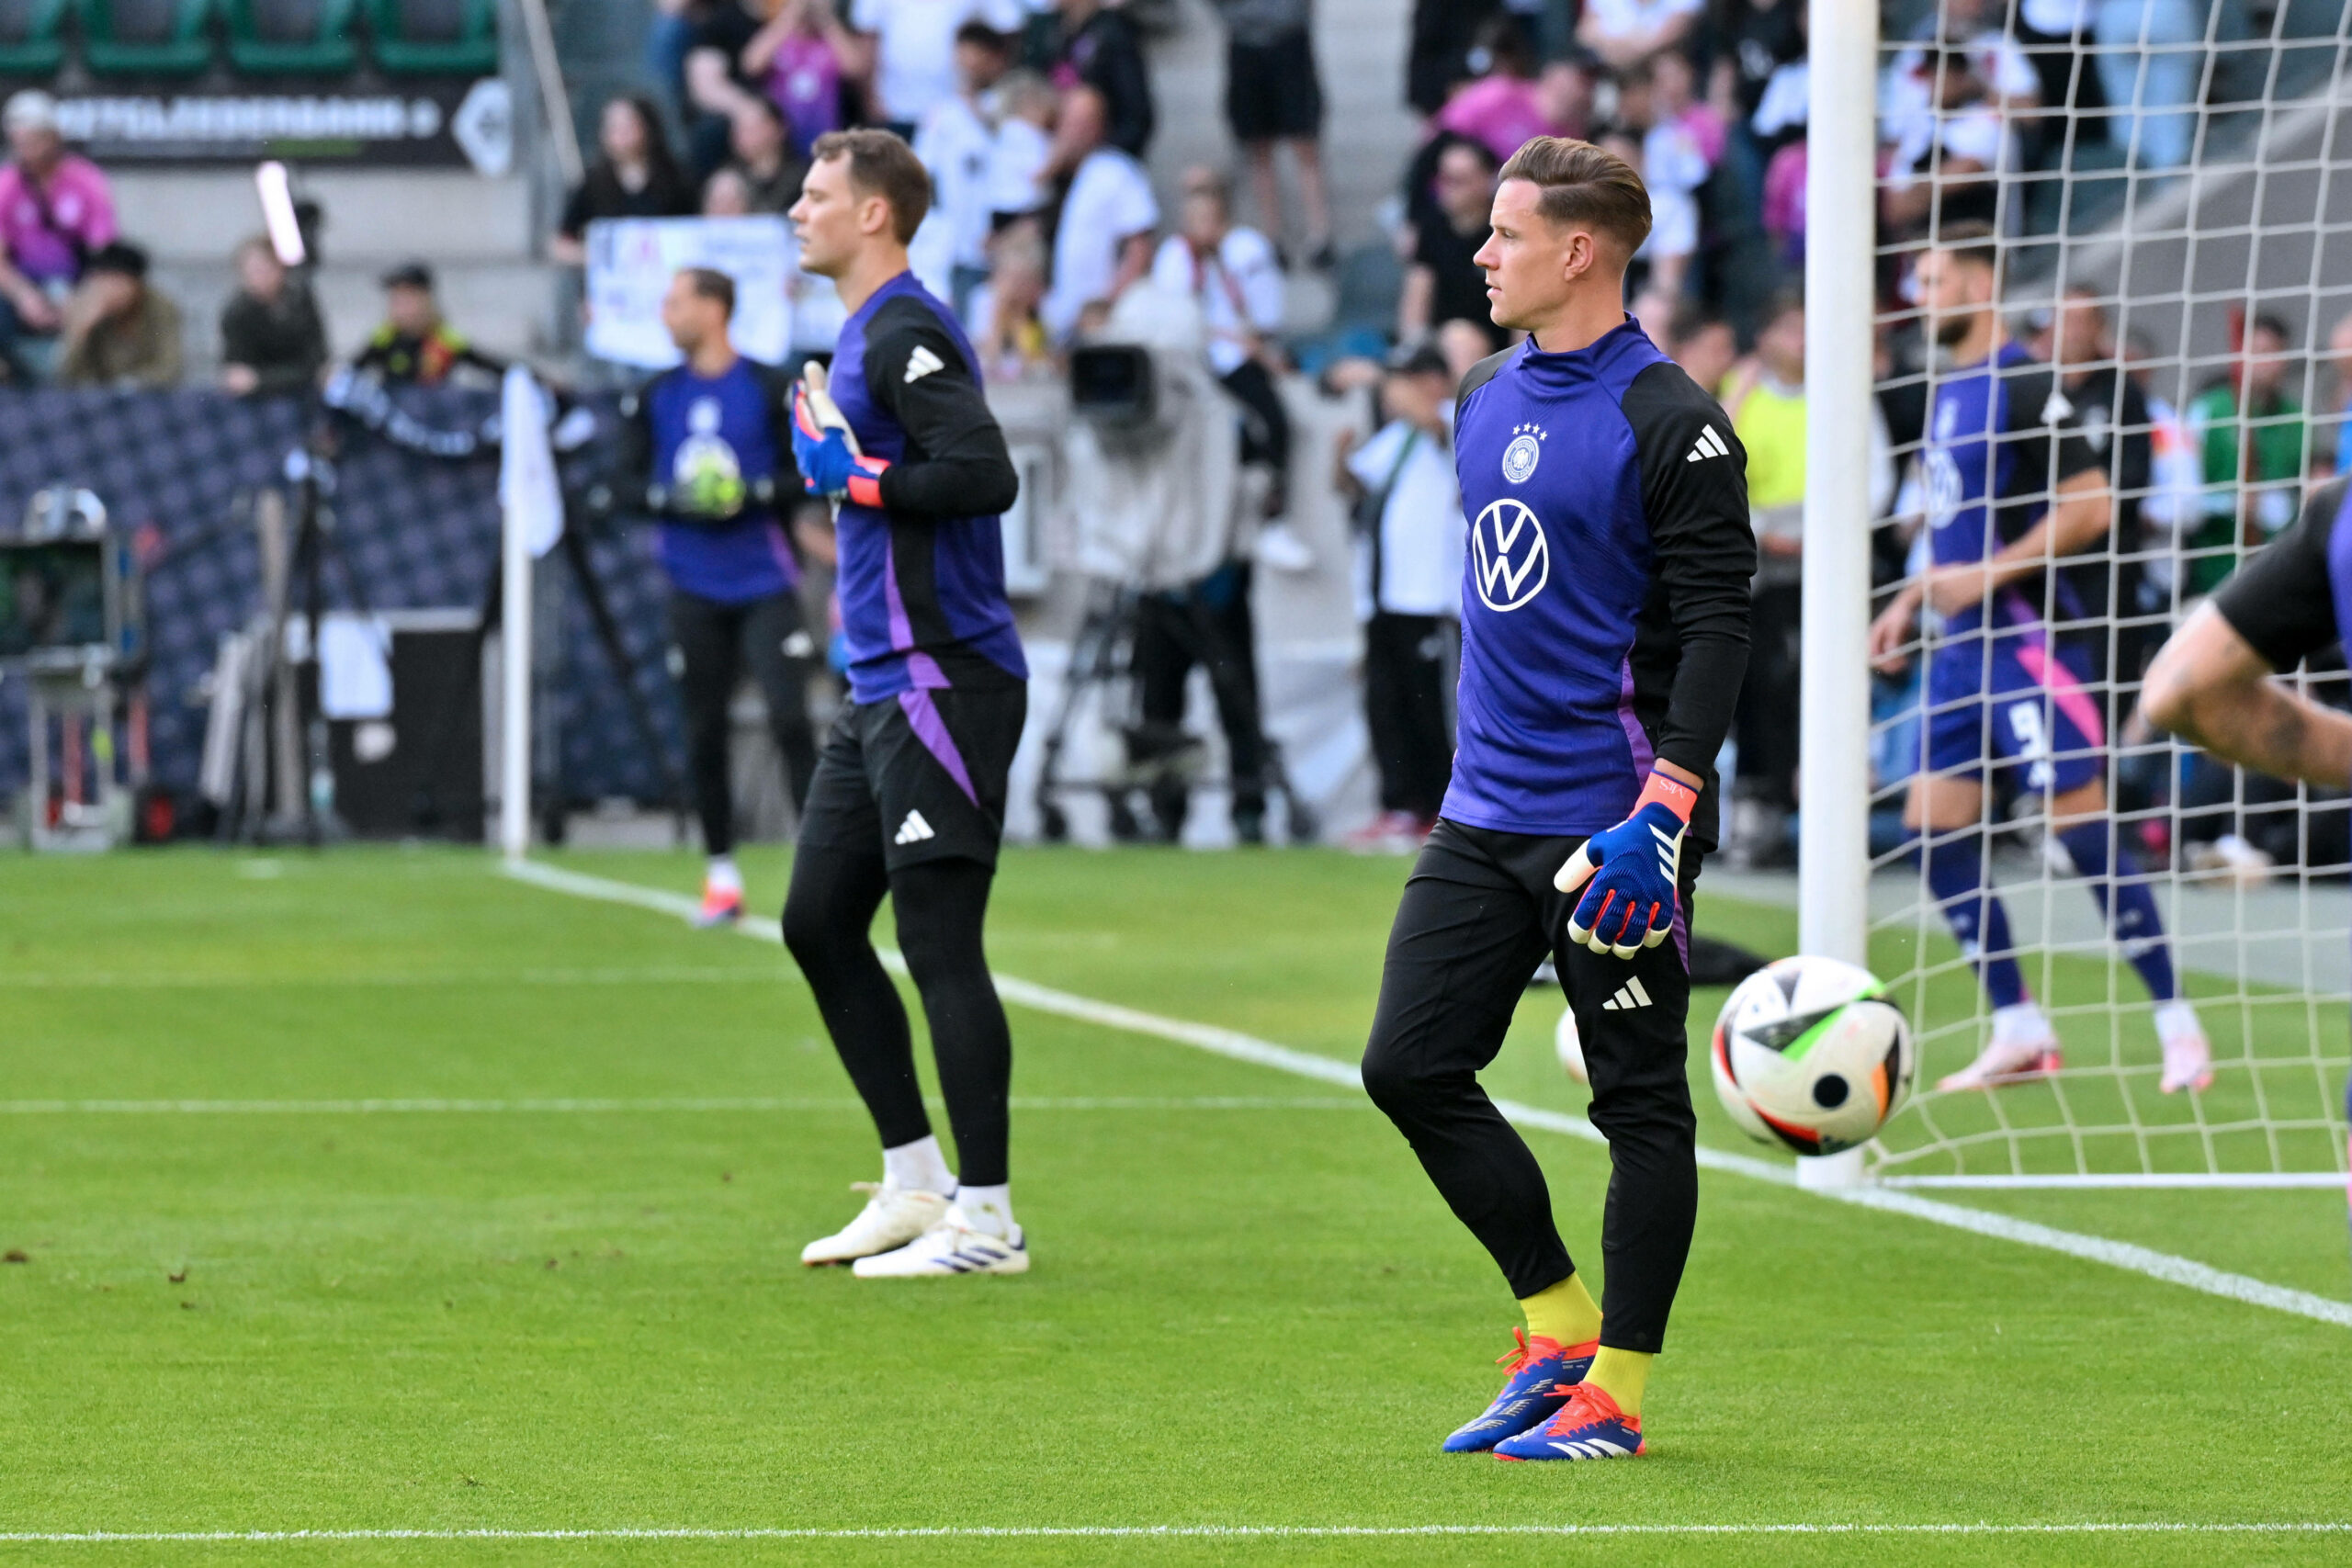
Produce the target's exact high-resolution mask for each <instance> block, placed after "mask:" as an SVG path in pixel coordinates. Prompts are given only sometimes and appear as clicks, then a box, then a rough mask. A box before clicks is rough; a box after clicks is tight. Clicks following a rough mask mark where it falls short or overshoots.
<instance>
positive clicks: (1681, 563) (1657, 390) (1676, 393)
mask: <svg viewBox="0 0 2352 1568" xmlns="http://www.w3.org/2000/svg"><path fill="white" fill-rule="evenodd" d="M1620 406H1621V407H1622V408H1623V410H1624V413H1625V423H1627V424H1629V425H1631V426H1632V427H1633V431H1634V448H1635V450H1636V451H1637V452H1638V454H1639V457H1640V462H1641V470H1642V510H1643V512H1644V513H1645V515H1646V516H1647V517H1648V519H1649V525H1650V540H1651V544H1652V547H1653V548H1654V549H1655V550H1656V552H1657V564H1656V566H1655V568H1654V569H1653V570H1654V575H1655V582H1656V587H1655V588H1654V589H1653V592H1662V593H1663V594H1664V595H1665V600H1666V610H1667V615H1668V620H1669V621H1670V622H1671V624H1672V626H1673V627H1674V631H1675V635H1676V636H1677V637H1679V640H1680V642H1681V645H1682V646H1681V656H1682V657H1681V660H1680V662H1679V664H1678V665H1677V666H1676V668H1675V671H1674V683H1673V685H1672V686H1671V687H1670V688H1669V690H1668V701H1667V708H1666V717H1665V719H1664V721H1663V722H1662V723H1661V724H1660V725H1659V727H1658V733H1657V754H1658V756H1659V757H1660V758H1661V759H1663V760H1664V761H1669V762H1672V763H1674V764H1676V765H1677V766H1679V767H1682V768H1687V769H1689V770H1690V771H1691V773H1696V774H1697V775H1699V776H1700V777H1701V778H1707V777H1709V776H1711V775H1712V772H1713V768H1714V765H1715V753H1716V752H1718V751H1720V750H1723V744H1724V733H1725V732H1726V731H1727V730H1729V729H1730V728H1731V716H1732V709H1733V707H1734V706H1735V705H1736V704H1737V703H1738V701H1739V686H1740V682H1741V680H1742V679H1743V678H1744V677H1745V676H1746V674H1747V614H1748V584H1749V582H1750V581H1752V580H1753V579H1754V577H1755V576H1756V534H1755V531H1754V530H1753V528H1752V527H1750V525H1749V524H1748V519H1747V449H1746V448H1744V447H1743V446H1740V444H1739V438H1738V437H1737V436H1736V435H1734V434H1732V429H1731V421H1730V420H1728V419H1726V418H1724V411H1723V410H1722V409H1720V408H1718V407H1716V406H1715V400H1713V398H1711V397H1709V396H1707V394H1706V393H1705V392H1703V391H1702V390H1700V389H1699V385H1698V383H1697V382H1695V381H1693V380H1691V378H1690V377H1688V376H1686V375H1684V374H1683V372H1682V368H1681V367H1679V366H1678V365H1672V364H1658V365H1653V366H1651V367H1649V368H1648V369H1646V370H1645V371H1643V372H1642V373H1641V374H1640V375H1638V376H1636V377H1634V380H1633V384H1632V385H1631V386H1629V387H1627V388H1626V389H1625V396H1624V398H1623V400H1622V402H1621V404H1620Z"/></svg>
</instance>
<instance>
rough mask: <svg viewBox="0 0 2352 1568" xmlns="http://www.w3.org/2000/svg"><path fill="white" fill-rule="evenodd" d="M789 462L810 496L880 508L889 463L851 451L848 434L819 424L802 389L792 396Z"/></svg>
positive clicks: (833, 427)
mask: <svg viewBox="0 0 2352 1568" xmlns="http://www.w3.org/2000/svg"><path fill="white" fill-rule="evenodd" d="M792 461H793V464H794V466H796V467H797V468H799V470H800V483H801V488H803V489H804V490H806V491H808V492H809V494H810V495H822V496H833V497H846V498H847V499H849V500H850V501H852V502H855V503H856V504H858V505H860V506H872V507H877V508H878V507H879V506H881V504H882V473H883V470H884V469H886V468H889V466H890V465H889V463H888V461H887V460H885V459H883V458H880V457H860V456H859V455H858V454H857V453H855V452H853V451H851V450H850V447H849V433H848V432H847V431H846V430H845V429H843V428H842V426H840V425H837V424H820V423H818V421H817V415H816V412H815V411H814V410H812V409H811V408H810V407H809V391H808V389H807V388H805V387H801V388H797V389H795V390H794V392H793V394H792Z"/></svg>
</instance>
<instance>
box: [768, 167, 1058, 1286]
mask: <svg viewBox="0 0 2352 1568" xmlns="http://www.w3.org/2000/svg"><path fill="white" fill-rule="evenodd" d="M811 153H812V162H811V163H810V164H809V175H808V178H807V180H806V182H805V183H804V184H803V186H802V187H801V195H800V199H799V201H798V202H797V203H796V204H795V205H794V207H793V209H792V221H793V227H794V230H795V231H796V232H797V234H798V236H799V240H800V265H801V266H802V268H803V269H804V270H806V271H809V272H811V273H815V274H817V275H818V276H824V277H831V279H833V281H834V283H835V284H836V285H837V286H838V287H839V288H840V289H841V296H842V304H843V305H844V306H846V307H847V308H848V310H849V320H848V321H847V322H845V323H844V324H843V325H842V333H841V339H840V343H839V344H838V346H837V347H836V348H835V350H834V353H833V363H832V372H831V377H830V378H829V379H830V382H831V394H832V397H833V399H834V400H835V401H836V402H837V403H838V404H839V407H840V412H841V414H842V416H843V417H844V418H845V420H846V422H847V425H848V428H847V429H846V430H842V429H838V428H825V427H820V423H819V422H818V420H817V419H816V417H815V414H814V411H813V410H812V409H811V408H810V407H809V403H808V400H806V399H805V398H803V399H801V400H798V409H797V417H796V420H795V430H794V434H793V447H794V454H795V457H796V459H797V463H798V465H799V468H800V472H801V475H802V477H803V479H805V480H806V482H807V485H808V489H809V493H811V494H813V495H823V496H829V497H831V498H834V499H835V500H836V501H837V502H838V506H839V509H838V512H837V513H836V515H835V519H834V522H835V531H836V536H837V553H838V556H839V559H840V578H839V581H838V584H837V591H838V592H839V593H840V596H841V605H842V630H843V635H844V638H845V640H846V641H847V643H848V651H849V682H850V700H849V702H848V703H847V704H845V705H843V706H842V712H841V716H840V717H839V718H837V719H836V720H835V721H834V724H833V728H832V732H831V734H829V735H828V736H827V737H826V738H825V744H824V748H823V750H822V751H821V752H820V754H819V756H818V759H817V777H816V781H815V782H814V783H813V784H811V785H810V786H809V809H808V811H807V813H806V815H805V816H804V817H803V818H801V824H800V843H799V849H798V852H797V853H796V854H795V855H794V857H793V862H792V887H791V891H790V892H789V893H788V894H787V895H786V898H785V906H784V940H785V944H786V946H787V947H789V948H790V949H791V950H792V956H793V957H794V958H795V959H797V961H798V962H799V964H800V968H801V972H802V973H804V974H805V975H807V976H809V987H810V989H812V990H813V991H815V992H816V995H817V1006H818V1008H819V1010H820V1011H822V1013H823V1014H824V1018H825V1027H826V1029H827V1030H828V1031H830V1032H831V1034H832V1037H833V1046H834V1048H835V1049H836V1050H838V1051H839V1052H840V1053H841V1057H842V1065H843V1066H846V1067H847V1068H848V1069H849V1075H850V1077H851V1079H852V1080H853V1081H854V1083H855V1084H856V1085H857V1090H858V1093H859V1095H860V1096H861V1097H862V1098H863V1099H864V1100H865V1104H866V1108H867V1110H869V1111H872V1112H873V1115H874V1121H875V1125H876V1130H877V1131H878V1132H879V1133H880V1134H881V1139H882V1165H883V1178H882V1184H881V1186H880V1188H879V1189H878V1190H876V1192H875V1195H874V1197H873V1199H872V1201H869V1202H868V1203H867V1204H866V1205H865V1208H864V1209H863V1210H862V1211H860V1213H858V1215H857V1217H856V1218H855V1219H854V1220H852V1221H851V1222H850V1224H848V1226H847V1227H845V1228H844V1229H842V1231H841V1232H839V1233H838V1234H836V1235H830V1236H826V1237H824V1238H823V1239H822V1240H820V1241H815V1242H811V1243H810V1244H809V1247H808V1248H807V1249H806V1250H805V1251H803V1252H802V1254H801V1260H802V1261H803V1262H805V1263H853V1264H854V1267H855V1269H856V1271H857V1273H858V1274H859V1275H860V1276H861V1277H863V1278H877V1277H893V1276H909V1275H924V1274H930V1275H959V1274H983V1273H1018V1272H1020V1271H1022V1270H1023V1269H1027V1268H1028V1267H1029V1253H1028V1249H1027V1243H1026V1240H1025V1238H1024V1237H1023V1235H1022V1232H1021V1227H1020V1226H1019V1225H1017V1224H1014V1223H1013V1219H1012V1195H1011V1192H1012V1190H1011V1188H1010V1187H1009V1186H1008V1184H1007V1183H1008V1178H1007V1169H1006V1141H1007V1126H1006V1119H1007V1109H1008V1106H1007V1098H1008V1095H1009V1094H1010V1092H1011V1087H1012V1036H1011V1034H1010V1032H1008V1031H1007V1029H1006V1027H1005V1021H1004V1008H1003V1006H1002V1004H1001V1003H1000V1002H999V1001H998V999H997V994H996V985H995V982H994V981H993V980H992V979H990V978H989V968H988V959H987V957H986V955H985V953H983V951H982V948H981V941H980V933H981V926H982V923H983V922H984V920H985V919H986V917H987V914H988V902H989V886H990V883H991V882H992V880H993V879H994V877H995V874H996V857H997V848H998V844H999V842H1000V840H1001V839H1002V837H1003V833H1004V800H1005V784H1006V778H1007V775H1008V773H1010V771H1011V769H1012V753H1013V750H1014V749H1015V748H1016V747H1017V746H1018V745H1019V744H1020V741H1021V726H1022V722H1023V716H1024V714H1025V712H1026V709H1027V702H1028V686H1027V684H1026V682H1027V679H1028V673H1029V671H1028V666H1027V665H1026V664H1025V663H1023V660H1022V654H1021V639H1020V637H1018V636H1017V635H1016V634H1015V632H1014V630H1013V625H1012V603H1011V602H1010V601H1009V600H1008V599H1007V598H1006V597H1005V590H1004V543H1003V538H1002V536H1001V530H1000V527H999V517H998V514H999V513H1001V512H1003V510H1004V509H1005V508H1006V507H1008V506H1010V505H1012V502H1013V499H1014V497H1015V495H1016V493H1017V492H1018V490H1019V486H1020V480H1019V477H1018V475H1016V473H1015V472H1014V470H1013V467H1012V457H1010V455H1008V454H1007V452H1006V451H1005V446H1004V434H1003V432H1001V430H999V429H998V428H997V423H996V421H995V419H994V418H993V417H992V416H991V415H990V414H989V407H988V402H987V400H986V399H985V398H983V397H982V396H981V393H980V378H979V372H978V366H979V360H978V356H977V355H974V354H973V352H972V345H971V344H970V343H968V342H967V341H966V339H965V336H964V330H963V328H962V327H960V326H958V325H957V324H956V318H955V315H954V313H953V312H951V311H950V310H948V308H947V307H946V306H945V305H944V304H942V303H940V302H939V301H938V300H937V299H933V298H932V296H931V295H930V294H929V293H927V292H925V291H924V289H923V287H922V284H920V283H917V282H916V281H915V279H914V275H913V274H912V273H910V272H909V271H908V270H907V241H908V240H909V239H910V238H911V237H912V236H913V234H914V231H915V229H916V226H917V225H918V224H920V223H921V222H922V216H923V213H924V211H925V210H926V209H928V208H929V207H930V205H931V176H930V175H927V174H925V173H924V172H923V166H922V163H921V162H920V161H918V160H917V159H916V157H915V155H914V152H912V150H910V148H909V147H908V146H907V144H906V143H905V142H904V141H899V139H898V138H897V137H896V136H893V135H891V134H890V133H889V132H888V131H884V130H849V131H837V132H834V133H832V134H830V135H827V136H824V137H820V139H819V140H818V141H817V144H816V146H815V147H814V148H813V149H811ZM853 436H854V444H853V440H852V437H853ZM886 894H887V895H888V897H889V899H890V903H891V907H892V908H893V910H894V911H895V912H896V914H897V916H898V928H899V950H900V951H901V952H902V953H905V954H906V960H907V967H908V969H909V970H910V972H911V973H912V975H913V976H914V982H915V987H916V988H917V989H918V990H920V991H921V992H922V1007H923V1015H924V1017H925V1019H926V1020H927V1021H929V1022H930V1025H931V1043H932V1051H933V1055H934V1056H935V1057H936V1059H937V1061H938V1064H939V1087H940V1091H941V1093H942V1094H943V1095H944V1096H945V1098H946V1100H947V1119H948V1122H949V1123H950V1124H951V1125H952V1126H953V1127H954V1128H955V1132H956V1155H957V1157H958V1160H959V1161H960V1163H961V1166H962V1179H961V1182H960V1183H959V1182H958V1180H957V1178H956V1176H954V1175H951V1174H949V1172H948V1168H947V1163H946V1159H945V1156H944V1155H943V1154H942V1152H941V1150H940V1147H939V1142H938V1140H937V1139H936V1138H935V1137H934V1136H933V1134H932V1130H931V1122H930V1119H929V1117H928V1116H926V1115H925V1113H924V1111H923V1103H922V1086H921V1085H920V1084H919V1083H918V1082H917V1080H916V1078H915V1060H914V1046H913V1043H912V1041H911V1039H910V1036H909V1034H908V1030H907V1012H906V1009H905V1007H904V1006H903V1005H902V1004H901V1003H900V1002H899V992H898V987H896V986H895V985H893V984H892V983H891V979H890V976H889V975H888V973H887V972H885V971H884V969H883V967H882V964H881V960H880V958H879V957H878V956H877V955H876V953H875V951H874V943H873V939H872V937H871V936H870V935H869V934H868V933H869V932H870V931H871V929H872V927H873V924H874V916H875V911H876V909H878V908H880V907H881V903H882V899H883V897H884V896H885V895H886Z"/></svg>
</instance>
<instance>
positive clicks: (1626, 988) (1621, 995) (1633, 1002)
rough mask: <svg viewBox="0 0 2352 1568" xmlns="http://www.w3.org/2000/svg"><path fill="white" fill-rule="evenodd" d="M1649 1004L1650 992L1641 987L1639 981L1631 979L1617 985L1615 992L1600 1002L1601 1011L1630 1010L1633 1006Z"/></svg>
mask: <svg viewBox="0 0 2352 1568" xmlns="http://www.w3.org/2000/svg"><path fill="white" fill-rule="evenodd" d="M1649 1005H1650V994H1649V993H1648V992H1647V991H1645V990H1644V989H1642V983H1641V981H1640V980H1639V979H1638V978H1636V979H1632V980H1628V981H1626V982H1625V983H1624V984H1623V985H1622V986H1620V987H1617V994H1616V995H1615V996H1613V997H1611V998H1609V999H1608V1000H1607V1001H1605V1002H1603V1003H1601V1004H1600V1010H1601V1011H1603V1012H1631V1011H1632V1010H1634V1009H1635V1008H1645V1007H1647V1006H1649Z"/></svg>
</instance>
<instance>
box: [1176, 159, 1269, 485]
mask: <svg viewBox="0 0 2352 1568" xmlns="http://www.w3.org/2000/svg"><path fill="white" fill-rule="evenodd" d="M1178 223H1179V228H1178V231H1177V232H1175V233H1173V234H1170V235H1169V236H1168V238H1167V239H1165V240H1162V241H1161V242H1160V243H1159V254H1158V255H1156V256H1154V257H1153V258H1152V263H1151V281H1152V285H1153V287H1155V288H1164V289H1166V290H1168V291H1169V292H1170V293H1172V294H1182V295H1186V296H1189V297H1190V298H1191V299H1192V300H1193V303H1195V304H1197V305H1198V306H1200V308H1201V319H1202V321H1203V323H1204V325H1205V326H1206V327H1207V328H1208V356H1209V368H1210V369H1212V370H1214V371H1216V375H1217V379H1219V380H1220V381H1222V382H1224V383H1225V389H1226V390H1227V391H1228V392H1230V393H1232V394H1233V396H1234V399H1235V400H1237V401H1238V402H1239V403H1240V404H1241V406H1242V407H1243V408H1244V409H1245V410H1247V411H1248V413H1247V416H1246V418H1245V419H1244V421H1243V423H1242V440H1241V460H1242V462H1244V463H1245V464H1248V463H1256V464H1261V465H1263V466H1264V467H1265V468H1267V469H1268V470H1269V471H1270V472H1271V474H1272V479H1273V483H1272V486H1271V487H1270V489H1269V491H1268V492H1267V499H1266V515H1268V516H1269V517H1274V516H1279V515H1281V514H1282V513H1283V512H1284V511H1286V510H1288V507H1289V485H1290V414H1289V412H1288V411H1286V410H1285V409H1284V408H1283V398H1282V393H1281V392H1280V391H1279V390H1278V389H1276V388H1275V386H1274V380H1273V376H1272V367H1270V366H1269V364H1268V361H1269V360H1270V359H1272V357H1273V355H1274V353H1275V350H1274V349H1273V347H1272V345H1271V344H1269V342H1268V341H1267V340H1268V338H1269V337H1270V335H1271V334H1272V333H1276V332H1279V331H1280V330H1281V328H1282V324H1283V272H1282V265H1281V264H1280V263H1279V262H1278V261H1277V260H1276V259H1275V257H1274V247H1273V244H1272V242H1270V241H1269V240H1268V239H1267V238H1266V236H1265V235H1263V234H1261V233H1260V232H1259V231H1257V230H1255V229H1250V228H1244V227H1240V226H1238V225H1237V224H1236V223H1235V222H1234V221H1233V191H1232V187H1231V186H1227V184H1226V181H1225V178H1224V176H1223V175H1219V174H1217V173H1216V171H1215V170H1213V169H1207V168H1199V167H1195V168H1191V169H1187V170H1185V171H1184V205H1183V208H1182V210H1181V212H1180V213H1179V215H1178Z"/></svg>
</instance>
